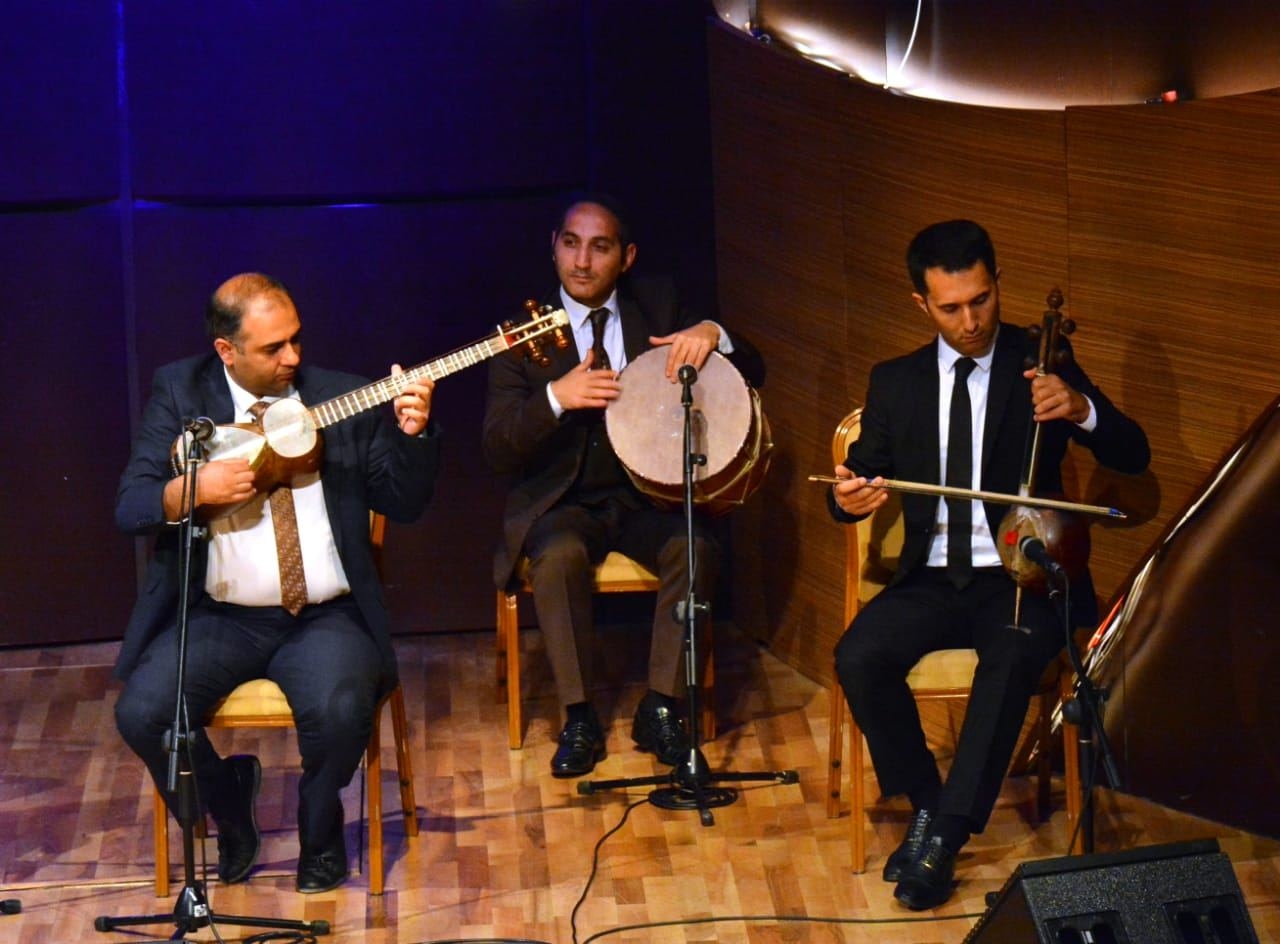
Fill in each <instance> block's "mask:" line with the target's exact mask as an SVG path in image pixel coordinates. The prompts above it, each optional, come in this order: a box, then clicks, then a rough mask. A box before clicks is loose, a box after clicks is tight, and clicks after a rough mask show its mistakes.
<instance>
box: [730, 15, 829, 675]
mask: <svg viewBox="0 0 1280 944" xmlns="http://www.w3.org/2000/svg"><path fill="white" fill-rule="evenodd" d="M712 40H713V41H712V43H711V46H710V63H711V76H712V78H711V82H712V88H713V90H715V89H723V90H725V91H726V92H727V94H722V95H719V96H715V97H713V104H712V141H713V148H712V154H713V166H714V173H715V178H714V179H715V192H716V233H717V250H718V251H717V269H718V274H719V298H720V308H721V310H722V312H723V313H724V318H725V321H726V323H727V324H728V325H729V326H730V328H732V329H738V330H742V331H743V332H744V333H746V334H749V335H750V337H751V339H752V340H753V341H754V343H755V344H756V345H758V346H759V347H760V349H761V350H762V351H763V352H764V355H765V359H766V363H767V367H768V377H767V380H766V382H765V385H764V389H763V390H762V391H761V392H762V396H763V400H764V408H765V412H766V414H767V416H768V418H769V421H770V424H771V426H772V430H773V437H774V441H775V443H776V446H775V456H774V460H773V468H772V470H771V472H770V474H769V476H768V478H767V479H766V480H765V483H764V485H763V487H762V488H761V490H760V492H759V493H757V495H756V496H755V497H754V499H753V500H752V501H751V502H749V503H748V504H747V505H746V506H744V507H743V508H741V509H739V510H738V511H737V512H735V513H734V515H733V517H732V519H731V526H732V530H733V548H734V554H733V568H732V574H731V576H732V580H733V587H732V599H733V616H734V621H735V623H736V624H738V625H739V626H741V627H742V628H743V629H744V630H745V631H747V632H749V633H751V634H752V635H753V636H755V637H756V638H758V639H761V640H764V641H766V642H768V643H769V644H770V645H771V646H772V647H773V649H774V650H775V651H777V652H778V653H779V654H781V655H782V657H783V658H785V659H787V660H789V661H791V662H792V663H793V664H795V665H799V666H806V667H808V666H816V665H819V664H821V663H822V662H824V661H826V662H829V661H830V653H831V649H830V646H829V645H827V646H826V648H825V650H823V649H822V644H821V642H820V641H821V640H822V638H823V636H824V632H825V631H826V627H829V626H830V625H831V624H832V622H833V620H834V621H838V620H839V619H840V606H841V605H842V604H841V603H840V602H839V601H840V598H839V596H838V588H839V587H840V586H841V583H840V581H841V579H842V578H841V574H842V573H843V560H844V538H843V535H841V534H839V533H838V531H837V529H836V528H835V527H834V526H827V525H826V524H824V523H823V521H822V516H823V514H824V512H823V511H822V508H823V501H824V498H823V494H822V491H821V489H820V488H818V487H815V486H813V485H809V484H807V483H806V482H805V481H804V477H805V476H806V475H807V474H808V473H809V472H812V471H820V470H825V469H827V468H829V466H830V459H829V452H830V450H829V445H828V443H829V440H830V436H831V425H832V423H831V417H832V416H833V415H835V411H836V410H838V409H840V408H841V405H842V404H844V403H846V402H847V400H848V392H847V390H846V387H845V383H846V370H845V366H844V363H843V360H844V354H843V348H844V339H845V331H844V322H845V311H844V306H845V291H844V278H843V275H842V272H841V268H842V265H843V253H844V248H843V247H844V234H843V231H842V213H841V208H840V193H841V183H840V181H841V167H840V151H839V148H838V147H837V146H836V144H835V142H837V141H838V140H839V138H840V134H841V129H840V121H841V111H840V101H841V99H842V97H843V96H844V94H846V92H847V89H848V86H847V83H846V82H845V81H844V80H843V79H841V78H840V77H839V76H837V75H835V74H834V73H829V72H825V71H823V70H815V69H813V68H812V67H810V66H808V65H807V64H805V63H803V62H800V61H798V60H794V59H791V58H788V57H784V56H771V55H765V56H761V55H758V53H759V52H760V50H757V49H755V48H752V47H751V46H750V44H749V43H743V42H741V41H740V40H739V39H738V38H737V37H736V36H731V35H729V34H727V33H726V34H722V33H719V32H718V31H713V35H712ZM826 404H830V406H826ZM833 593H834V594H836V596H835V597H834V599H835V600H836V603H835V605H834V607H833V605H832V599H833V596H832V595H833ZM815 645H816V646H817V647H818V648H816V649H815Z"/></svg>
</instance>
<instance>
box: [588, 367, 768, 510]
mask: <svg viewBox="0 0 1280 944" xmlns="http://www.w3.org/2000/svg"><path fill="white" fill-rule="evenodd" d="M668 351H669V348H667V347H656V348H653V349H652V350H649V351H646V352H645V353H644V354H641V355H640V356H639V357H637V358H636V359H635V360H634V361H631V363H629V364H627V366H626V367H625V368H624V369H623V371H622V373H621V374H619V375H618V380H619V382H620V383H621V384H622V393H621V394H620V395H619V397H618V399H617V400H615V401H614V402H613V403H611V404H610V405H609V408H608V409H607V410H606V411H605V415H604V419H605V428H606V430H607V431H608V434H609V442H610V443H612V445H613V450H614V452H615V453H617V455H618V458H619V459H620V460H621V461H622V464H623V465H624V466H626V468H627V470H628V471H629V472H630V473H631V474H632V476H633V477H638V478H640V479H643V480H645V481H647V482H650V483H654V484H655V485H658V486H665V487H666V488H664V489H663V490H664V491H667V490H671V489H678V488H680V487H682V486H683V484H684V406H683V404H681V402H680V398H681V394H682V393H683V390H684V388H683V385H682V384H680V383H679V382H678V381H676V382H672V381H670V380H668V379H667V376H666V366H667V353H668ZM692 391H693V406H692V411H691V413H692V415H691V426H692V433H693V444H692V448H693V451H694V452H698V453H702V454H703V455H705V456H706V457H707V463H706V465H703V466H696V467H695V468H694V480H695V482H705V481H707V480H709V479H713V478H715V476H717V475H718V474H719V473H720V472H722V471H724V470H725V468H726V467H727V466H728V465H729V464H730V463H731V462H733V461H734V460H735V459H736V458H737V456H738V454H739V452H740V451H741V450H742V447H743V444H744V443H745V441H746V439H747V437H748V434H749V432H750V430H751V424H752V413H753V410H752V402H751V394H750V388H749V387H748V386H747V384H746V381H744V380H743V379H742V375H741V374H739V373H738V371H737V368H735V367H734V366H733V365H732V364H730V363H729V361H728V360H727V359H726V358H725V357H724V356H723V355H721V354H718V353H712V354H711V356H710V357H709V358H708V359H707V362H706V364H704V365H703V367H702V370H701V371H699V372H698V379H697V381H696V382H695V383H694V384H693V387H692Z"/></svg>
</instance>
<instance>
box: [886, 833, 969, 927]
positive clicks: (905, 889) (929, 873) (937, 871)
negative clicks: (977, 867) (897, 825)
mask: <svg viewBox="0 0 1280 944" xmlns="http://www.w3.org/2000/svg"><path fill="white" fill-rule="evenodd" d="M955 874H956V854H955V853H954V852H952V851H951V850H950V849H948V848H947V847H946V846H944V845H943V844H942V837H940V836H931V837H930V838H929V841H928V842H926V843H925V844H924V851H923V852H921V853H920V856H919V858H917V859H916V860H915V861H914V862H912V863H911V864H910V865H908V866H907V867H906V868H905V869H903V870H902V878H901V879H899V880H898V886H897V888H895V889H894V890H893V897H894V898H896V899H898V901H900V902H902V903H903V904H904V905H906V906H907V907H908V908H910V909H911V910H912V911H926V910H928V909H930V908H937V907H938V906H939V905H941V904H943V903H945V902H946V900H947V899H948V898H950V897H951V892H952V891H953V890H954V889H955V882H954V878H955Z"/></svg>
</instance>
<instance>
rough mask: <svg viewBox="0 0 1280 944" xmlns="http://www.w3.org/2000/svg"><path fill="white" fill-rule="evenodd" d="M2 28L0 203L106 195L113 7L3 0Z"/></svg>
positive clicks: (110, 180)
mask: <svg viewBox="0 0 1280 944" xmlns="http://www.w3.org/2000/svg"><path fill="white" fill-rule="evenodd" d="M3 24H4V25H3V27H2V28H0V204H5V203H15V202H39V201H52V200H76V201H81V200H89V201H96V200H103V199H108V198H111V197H114V196H115V195H116V194H117V193H118V192H119V190H118V188H119V177H120V159H119V154H120V145H119V137H118V135H117V110H116V52H117V49H116V12H115V4H114V3H105V2H101V0H99V2H95V3H65V2H55V3H50V2H48V0H6V2H5V4H4V18H3Z"/></svg>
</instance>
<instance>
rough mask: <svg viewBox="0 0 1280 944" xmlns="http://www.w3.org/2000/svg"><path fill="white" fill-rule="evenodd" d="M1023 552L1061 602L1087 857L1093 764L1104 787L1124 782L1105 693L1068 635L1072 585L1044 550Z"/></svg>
mask: <svg viewBox="0 0 1280 944" xmlns="http://www.w3.org/2000/svg"><path fill="white" fill-rule="evenodd" d="M1024 542H1025V539H1024ZM1034 543H1035V544H1037V545H1038V544H1039V543H1040V542H1039V541H1036V542H1034ZM1022 550H1023V553H1024V554H1025V556H1026V557H1027V559H1028V560H1030V561H1031V562H1032V563H1034V564H1036V565H1037V566H1039V567H1040V569H1041V570H1043V571H1044V573H1045V578H1046V580H1047V581H1048V586H1049V599H1050V600H1052V601H1053V602H1054V603H1058V602H1059V601H1061V613H1062V626H1063V631H1064V633H1065V635H1066V638H1067V645H1066V650H1067V658H1068V659H1070V661H1071V668H1072V669H1073V670H1074V672H1075V676H1076V684H1075V696H1074V697H1072V698H1067V699H1064V700H1063V703H1062V718H1063V720H1064V721H1067V722H1069V723H1070V724H1073V725H1075V726H1076V728H1077V729H1078V730H1079V732H1080V734H1079V738H1078V740H1077V743H1076V751H1077V755H1078V757H1079V767H1080V772H1081V776H1080V823H1079V832H1080V849H1081V852H1082V853H1083V854H1085V855H1088V854H1090V853H1092V852H1093V819H1094V807H1093V781H1094V772H1095V763H1097V762H1101V764H1102V769H1103V772H1104V773H1105V774H1106V778H1107V783H1109V784H1110V785H1111V787H1112V788H1113V789H1116V790H1122V789H1124V780H1123V778H1122V777H1121V776H1120V769H1119V767H1117V766H1116V761H1115V754H1114V753H1113V752H1112V750H1111V742H1110V741H1109V740H1108V738H1107V731H1106V728H1105V726H1104V725H1103V719H1102V713H1103V705H1104V703H1105V701H1106V692H1105V691H1104V690H1101V689H1099V688H1098V687H1097V686H1095V685H1094V684H1093V680H1092V679H1091V678H1089V674H1088V672H1087V671H1086V670H1085V667H1084V660H1083V659H1082V658H1081V656H1080V648H1079V646H1077V645H1076V639H1075V633H1073V632H1072V631H1071V585H1070V583H1069V581H1068V580H1067V575H1066V573H1065V571H1063V569H1062V567H1061V566H1060V565H1059V564H1058V563H1057V561H1055V560H1054V559H1053V558H1052V557H1049V556H1048V554H1047V553H1046V552H1045V551H1044V549H1043V547H1039V548H1032V547H1027V546H1025V543H1024V546H1023V548H1022ZM1055 581H1057V583H1055ZM1019 589H1021V587H1019ZM1014 628H1015V629H1019V630H1021V631H1022V632H1028V630H1026V629H1025V628H1023V627H1021V626H1016V625H1015V626H1014ZM1042 749H1044V750H1047V749H1048V745H1044V746H1042ZM1062 749H1063V750H1064V751H1069V750H1071V746H1070V745H1068V744H1067V743H1066V742H1065V739H1064V742H1063V745H1062ZM1072 840H1073V841H1072V842H1071V845H1072V846H1074V845H1075V842H1074V837H1072Z"/></svg>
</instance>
